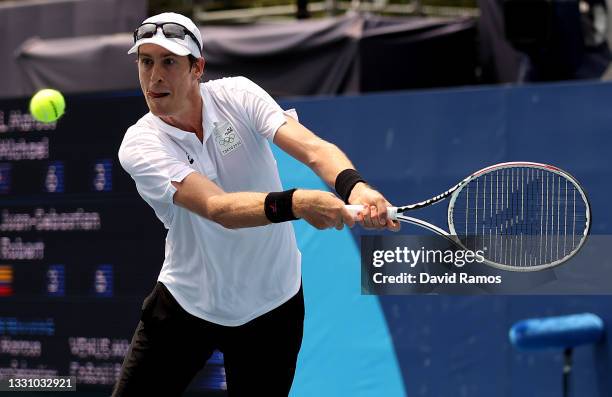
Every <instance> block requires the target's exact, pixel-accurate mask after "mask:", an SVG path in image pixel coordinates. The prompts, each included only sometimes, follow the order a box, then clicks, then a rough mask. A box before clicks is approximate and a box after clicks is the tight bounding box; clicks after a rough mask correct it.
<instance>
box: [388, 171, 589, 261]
mask: <svg viewBox="0 0 612 397" xmlns="http://www.w3.org/2000/svg"><path fill="white" fill-rule="evenodd" d="M513 167H531V168H539V169H542V170H545V171H550V172H553V173H555V174H557V175H559V176H561V177H563V178H566V179H567V180H569V181H570V182H571V183H572V184H573V185H574V186H575V187H576V189H577V190H578V192H579V193H580V195H581V197H582V199H583V201H584V204H585V216H586V227H585V229H584V231H583V233H582V236H581V238H580V242H579V243H578V245H577V246H576V247H574V249H573V250H572V251H571V252H570V253H569V254H567V255H565V256H564V257H563V258H561V259H558V260H556V261H553V262H550V263H545V264H542V265H536V266H529V267H518V266H510V265H505V264H501V263H497V262H493V261H491V260H489V259H486V258H485V260H484V262H483V263H486V264H487V265H489V266H492V267H494V268H497V269H502V270H507V271H514V272H531V271H539V270H544V269H547V268H551V267H554V266H557V265H560V264H561V263H563V262H565V261H567V260H568V259H570V258H571V257H573V256H574V255H575V254H576V253H577V252H578V251H579V250H580V248H582V246H583V245H584V242H585V241H586V238H587V236H588V235H589V232H590V229H591V205H590V202H589V199H588V197H587V195H586V193H585V192H584V189H583V187H582V186H581V185H580V183H579V182H578V181H577V180H576V178H574V177H573V176H572V175H571V174H569V173H568V172H566V171H563V170H561V169H560V168H557V167H554V166H552V165H548V164H542V163H534V162H529V161H512V162H506V163H499V164H495V165H491V166H488V167H485V168H483V169H481V170H478V171H476V172H474V173H473V174H471V175H470V176H468V177H467V178H465V179H463V180H462V181H461V182H459V183H457V184H456V185H455V186H453V187H451V188H450V189H448V190H447V191H445V192H444V193H441V194H439V195H437V196H435V197H432V198H430V199H428V200H425V201H420V202H418V203H414V204H410V205H406V206H402V207H392V208H390V210H391V211H390V218H391V219H394V220H400V221H402V222H406V223H411V224H413V225H417V226H420V227H423V228H425V229H428V230H430V231H432V232H434V233H436V234H438V235H440V236H443V237H445V238H446V239H447V240H449V241H450V242H452V243H453V244H455V245H457V246H458V247H459V248H461V249H465V250H467V249H468V248H467V247H465V245H464V244H463V243H462V242H461V240H460V239H459V238H458V237H457V233H456V230H455V225H454V222H453V210H454V207H455V201H456V200H457V197H458V196H459V194H460V193H461V191H462V189H463V188H464V187H465V186H467V185H468V184H469V183H470V181H472V180H473V179H476V178H478V177H480V176H482V175H485V174H487V173H489V172H492V171H496V170H499V169H504V168H513ZM449 196H450V203H449V205H448V228H449V232H447V231H446V230H444V229H442V228H440V227H438V226H435V225H433V224H431V223H429V222H426V221H423V220H421V219H417V218H413V217H409V216H406V215H404V213H405V212H408V211H413V210H417V209H420V208H423V207H427V206H430V205H434V204H437V203H439V202H440V201H443V200H445V199H446V198H448V197H449Z"/></svg>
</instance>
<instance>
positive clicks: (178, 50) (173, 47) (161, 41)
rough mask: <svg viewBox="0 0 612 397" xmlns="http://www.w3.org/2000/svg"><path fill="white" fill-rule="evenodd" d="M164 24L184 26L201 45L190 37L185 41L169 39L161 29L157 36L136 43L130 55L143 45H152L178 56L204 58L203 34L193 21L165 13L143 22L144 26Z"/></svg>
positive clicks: (179, 15)
mask: <svg viewBox="0 0 612 397" xmlns="http://www.w3.org/2000/svg"><path fill="white" fill-rule="evenodd" d="M164 22H174V23H178V24H179V25H182V26H184V27H185V28H186V29H187V30H189V31H190V32H191V33H193V35H194V36H195V37H197V39H198V41H199V43H196V42H194V41H193V38H192V37H191V36H189V35H185V39H184V40H181V39H169V38H167V37H166V36H164V32H162V30H161V29H160V28H157V32H156V33H155V36H153V37H149V38H146V39H140V40H138V41H137V42H136V43H134V45H133V46H132V48H130V50H129V51H128V54H133V53H135V52H136V51H137V50H138V47H139V46H140V45H141V44H147V43H151V44H157V45H159V46H162V47H164V48H165V49H167V50H168V51H170V52H172V53H174V54H176V55H180V56H185V55H189V54H191V55H193V56H194V57H196V58H202V54H201V53H200V49H201V48H202V34H201V33H200V29H198V27H197V26H196V25H195V24H194V23H193V22H192V21H191V19H189V18H187V17H186V16H184V15H181V14H176V13H174V12H164V13H162V14H157V15H154V16H152V17H150V18H147V19H145V20H144V21H142V24H141V25H144V24H145V23H157V24H160V23H164Z"/></svg>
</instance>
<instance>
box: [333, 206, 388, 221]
mask: <svg viewBox="0 0 612 397" xmlns="http://www.w3.org/2000/svg"><path fill="white" fill-rule="evenodd" d="M345 207H346V209H347V210H348V212H350V213H351V215H352V216H353V219H357V215H358V214H359V213H360V212H361V211H362V210H363V205H345ZM387 216H388V217H389V219H391V220H392V221H396V220H397V207H387Z"/></svg>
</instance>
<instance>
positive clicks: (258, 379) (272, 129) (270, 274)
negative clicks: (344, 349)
mask: <svg viewBox="0 0 612 397" xmlns="http://www.w3.org/2000/svg"><path fill="white" fill-rule="evenodd" d="M129 53H130V54H132V53H135V54H137V57H138V61H137V62H138V76H139V79H140V85H141V88H142V92H143V94H144V96H145V99H146V102H147V105H148V107H149V110H150V112H149V113H147V114H146V115H145V116H143V117H142V118H141V119H140V120H138V122H136V124H134V125H133V126H131V127H130V128H129V129H128V130H127V132H126V134H125V137H124V139H123V142H122V144H121V147H120V149H119V160H120V162H121V165H122V166H123V168H124V169H125V170H126V171H127V172H128V173H129V174H130V175H131V177H132V178H133V179H134V181H135V183H136V189H137V190H138V192H139V193H140V195H141V196H142V198H143V199H144V200H145V201H146V202H147V203H148V204H149V205H150V206H151V207H152V208H153V210H154V211H155V214H156V216H157V217H158V218H159V220H160V221H161V222H163V224H164V225H165V227H166V228H167V229H168V234H167V238H166V248H165V250H166V254H165V260H164V263H163V266H162V269H161V273H160V275H159V278H158V283H157V285H156V286H155V288H154V289H153V292H152V293H151V294H150V295H149V296H148V297H147V298H146V299H145V301H144V303H143V307H142V315H141V320H140V322H139V323H138V326H137V328H136V331H135V334H134V337H133V339H132V342H131V345H130V349H129V351H128V353H127V356H126V357H125V361H124V363H123V365H122V368H121V374H120V376H119V380H118V382H117V384H116V385H115V389H114V391H113V396H178V395H181V393H182V392H183V391H184V390H185V389H186V388H187V386H188V385H189V383H190V382H191V380H192V379H193V377H194V376H195V375H196V373H197V372H198V371H199V370H200V369H201V368H202V367H203V366H204V365H205V364H206V361H207V360H208V358H209V357H210V356H211V354H212V353H213V351H214V350H215V349H218V350H219V351H221V352H222V353H223V355H224V361H225V371H226V380H227V389H228V394H229V395H230V396H246V395H249V396H253V395H265V396H286V395H287V394H288V393H289V390H290V388H291V383H292V381H293V376H294V373H295V365H296V361H297V356H298V352H299V350H300V346H301V342H302V332H303V321H304V300H303V295H302V286H301V268H300V252H299V251H298V249H297V245H296V240H295V235H294V231H293V226H292V224H291V221H292V220H295V219H299V218H302V219H304V220H306V221H307V222H308V223H310V224H311V225H313V226H314V227H316V228H317V229H325V228H336V229H339V230H340V229H342V228H343V226H344V225H348V226H351V227H352V226H353V225H354V223H355V220H353V218H352V217H351V215H350V214H349V213H348V212H347V210H346V209H345V207H344V204H345V203H351V204H360V205H364V209H363V211H362V213H361V214H360V215H359V219H358V220H357V221H358V222H360V223H361V224H362V225H363V226H364V227H367V228H376V229H383V228H388V229H390V230H397V229H398V228H399V224H398V223H396V222H392V221H390V220H389V219H388V218H387V217H386V207H387V206H389V205H390V204H389V202H388V201H387V200H386V199H385V198H384V197H383V196H382V195H381V194H380V193H379V192H377V191H376V190H374V189H372V188H371V187H370V186H368V185H367V183H366V182H365V181H364V179H363V178H362V177H361V176H360V175H359V173H358V172H357V171H355V169H354V167H353V164H351V162H350V161H349V160H348V158H347V157H346V156H345V155H344V154H343V153H342V152H341V151H340V150H339V149H338V148H337V147H336V146H334V145H333V144H330V143H328V142H325V141H324V140H322V139H320V138H318V137H317V136H315V135H314V134H313V133H312V132H310V131H309V130H308V129H306V128H305V127H303V126H302V125H301V124H300V123H299V122H298V120H297V116H296V114H295V112H292V113H291V112H284V111H283V110H282V109H281V108H280V107H279V105H278V104H277V103H276V102H275V101H274V100H273V99H272V98H271V97H270V96H269V95H268V94H267V93H266V92H265V91H264V90H263V89H261V88H260V87H258V86H257V85H256V84H254V83H253V82H251V81H250V80H248V79H246V78H244V77H233V78H224V79H220V80H214V81H209V82H206V83H204V84H200V78H201V77H202V74H203V73H204V65H205V61H204V58H203V57H202V37H201V34H200V31H199V29H198V28H197V27H196V26H195V25H194V23H193V22H192V21H191V20H190V19H189V18H187V17H185V16H182V15H179V14H174V13H164V14H159V15H155V16H153V17H151V18H148V19H146V20H145V21H144V22H143V23H142V25H141V26H140V27H138V29H136V31H135V33H134V46H133V47H132V48H131V49H130V50H129ZM270 142H273V143H274V144H276V145H277V146H279V147H280V148H281V149H283V150H284V151H285V152H287V153H289V154H290V155H292V156H293V157H295V158H296V159H298V160H300V161H301V162H303V163H304V164H306V165H308V166H309V167H310V168H311V169H312V170H313V171H314V172H316V173H317V175H319V176H320V177H321V178H322V179H323V180H324V181H325V182H327V184H328V185H330V186H332V187H334V188H335V190H336V192H337V193H338V195H339V196H340V198H337V197H336V196H335V195H334V194H332V193H330V192H324V191H317V190H305V189H289V190H283V187H282V185H281V182H280V178H279V174H278V169H277V166H276V162H275V160H274V157H273V155H272V151H271V149H270Z"/></svg>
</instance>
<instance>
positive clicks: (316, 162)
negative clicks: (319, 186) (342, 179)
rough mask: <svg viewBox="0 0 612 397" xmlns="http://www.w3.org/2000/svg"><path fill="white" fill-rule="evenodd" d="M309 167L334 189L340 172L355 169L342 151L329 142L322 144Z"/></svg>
mask: <svg viewBox="0 0 612 397" xmlns="http://www.w3.org/2000/svg"><path fill="white" fill-rule="evenodd" d="M309 166H310V168H311V169H312V170H313V171H314V172H315V173H316V174H317V175H318V176H319V177H320V178H321V179H323V180H324V181H325V183H327V185H328V186H329V187H331V188H332V189H333V188H334V185H335V183H336V177H337V176H338V174H339V173H340V172H342V171H343V170H345V169H347V168H355V166H354V165H353V163H351V161H350V160H349V159H348V157H347V156H346V155H345V154H344V153H343V152H342V150H340V149H339V148H338V147H337V146H336V145H334V144H333V143H329V142H324V143H322V144H321V145H320V147H319V148H318V149H317V150H316V151H315V152H314V156H313V161H312V162H311V163H310V164H309Z"/></svg>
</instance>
